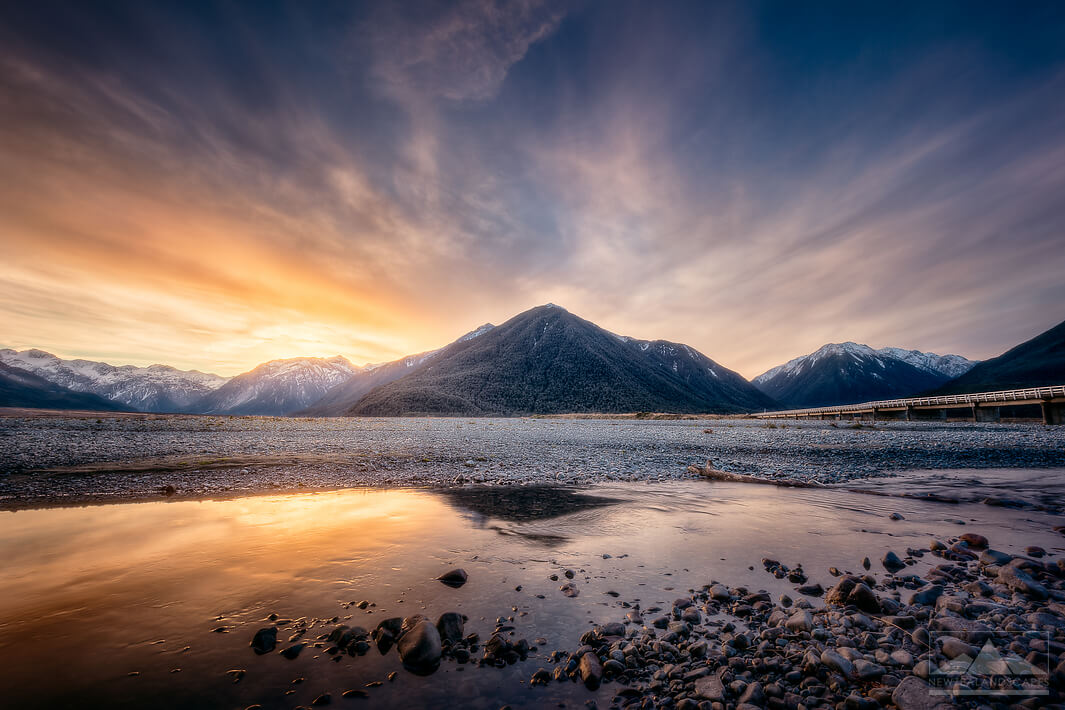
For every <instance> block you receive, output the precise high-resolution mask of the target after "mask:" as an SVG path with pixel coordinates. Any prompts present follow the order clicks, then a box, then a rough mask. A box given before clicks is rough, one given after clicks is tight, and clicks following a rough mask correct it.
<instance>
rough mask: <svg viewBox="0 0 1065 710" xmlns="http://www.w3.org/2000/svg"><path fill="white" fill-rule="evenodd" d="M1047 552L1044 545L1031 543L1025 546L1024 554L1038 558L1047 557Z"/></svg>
mask: <svg viewBox="0 0 1065 710" xmlns="http://www.w3.org/2000/svg"><path fill="white" fill-rule="evenodd" d="M1046 553H1047V551H1046V550H1044V549H1043V548H1042V547H1038V546H1037V545H1029V546H1028V547H1026V548H1024V554H1026V555H1028V556H1029V557H1035V558H1037V559H1038V558H1040V557H1045V556H1046Z"/></svg>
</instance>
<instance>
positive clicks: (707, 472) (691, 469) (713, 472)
mask: <svg viewBox="0 0 1065 710" xmlns="http://www.w3.org/2000/svg"><path fill="white" fill-rule="evenodd" d="M688 473H692V474H695V475H698V476H702V477H703V478H708V479H710V480H712V481H727V482H729V483H761V484H763V485H769V486H780V487H781V488H822V485H821V484H820V483H814V482H812V481H792V480H788V479H779V480H778V479H772V478H759V477H758V476H748V475H747V474H745V473H729V472H728V471H721V470H718V469H716V468H714V464H713V462H712V461H707V462H706V465H705V466H695V465H694V464H693V465H691V466H688Z"/></svg>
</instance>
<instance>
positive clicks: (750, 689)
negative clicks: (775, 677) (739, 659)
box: [739, 681, 765, 708]
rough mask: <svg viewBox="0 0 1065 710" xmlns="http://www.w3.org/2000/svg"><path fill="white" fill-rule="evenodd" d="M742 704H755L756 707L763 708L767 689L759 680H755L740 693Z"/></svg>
mask: <svg viewBox="0 0 1065 710" xmlns="http://www.w3.org/2000/svg"><path fill="white" fill-rule="evenodd" d="M739 702H740V705H741V706H742V705H745V704H746V705H753V706H755V707H756V708H761V707H763V706H764V705H765V689H764V688H763V687H762V684H761V683H759V682H757V681H756V682H754V683H751V684H750V685H748V686H747V687H746V688H744V689H743V693H742V694H741V695H740V700H739Z"/></svg>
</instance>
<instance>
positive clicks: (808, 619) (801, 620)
mask: <svg viewBox="0 0 1065 710" xmlns="http://www.w3.org/2000/svg"><path fill="white" fill-rule="evenodd" d="M785 626H786V627H787V629H788V631H792V632H795V633H798V632H801V631H812V630H813V628H814V617H813V615H812V614H811V613H810V612H809V611H807V610H806V609H803V610H801V611H797V612H795V613H794V614H792V615H791V617H790V618H789V619H788V620H787V622H786V623H785Z"/></svg>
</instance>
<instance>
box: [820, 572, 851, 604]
mask: <svg viewBox="0 0 1065 710" xmlns="http://www.w3.org/2000/svg"><path fill="white" fill-rule="evenodd" d="M856 584H858V578H857V577H852V576H851V575H846V576H843V577H840V579H839V581H838V582H836V586H834V587H832V589H829V590H828V594H826V595H825V604H827V605H829V606H846V605H847V595H849V594H850V593H851V590H852V589H854V586H855V585H856Z"/></svg>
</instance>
